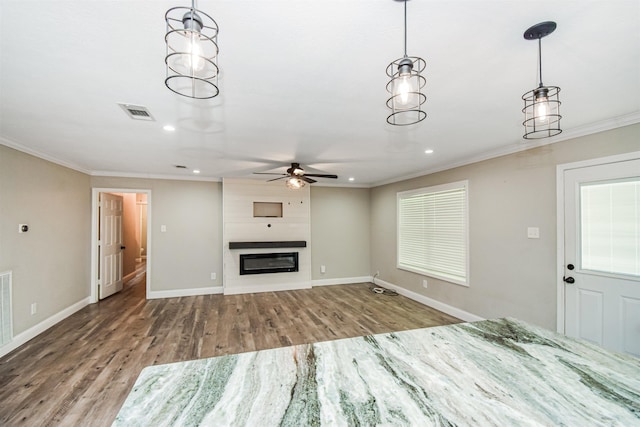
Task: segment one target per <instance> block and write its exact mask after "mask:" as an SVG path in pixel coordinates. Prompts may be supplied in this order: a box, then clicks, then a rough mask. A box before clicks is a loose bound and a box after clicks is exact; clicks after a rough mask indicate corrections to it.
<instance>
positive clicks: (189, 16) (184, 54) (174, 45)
mask: <svg viewBox="0 0 640 427" xmlns="http://www.w3.org/2000/svg"><path fill="white" fill-rule="evenodd" d="M165 21H166V23H167V33H166V35H165V42H166V44H167V52H166V57H165V64H166V67H167V76H166V79H165V85H166V86H167V87H168V88H169V89H171V90H172V91H173V92H175V93H177V94H179V95H183V96H186V97H189V98H197V99H208V98H213V97H215V96H217V95H218V93H219V91H218V74H219V69H218V64H217V57H218V44H217V38H218V24H217V23H216V21H214V19H213V18H211V17H210V16H209V15H207V14H206V13H204V12H202V11H201V10H198V9H196V8H195V7H194V2H193V1H192V3H191V7H180V6H179V7H174V8H172V9H169V10H168V11H167V13H166V14H165Z"/></svg>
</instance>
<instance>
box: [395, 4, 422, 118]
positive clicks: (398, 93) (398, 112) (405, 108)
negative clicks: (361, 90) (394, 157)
mask: <svg viewBox="0 0 640 427" xmlns="http://www.w3.org/2000/svg"><path fill="white" fill-rule="evenodd" d="M401 1H403V2H404V56H403V57H402V58H400V59H396V60H395V61H393V62H392V63H391V64H389V65H388V66H387V76H388V77H389V79H390V80H389V83H387V92H389V94H390V95H391V97H390V98H389V99H387V107H389V108H390V109H391V114H389V116H387V123H389V124H391V125H395V126H406V125H412V124H414V123H418V122H421V121H422V120H424V119H425V117H427V113H425V112H424V111H423V110H422V104H424V102H425V101H426V100H427V97H426V96H425V95H424V94H423V93H422V90H423V89H424V86H425V84H426V83H427V80H426V79H425V78H424V76H423V75H422V72H423V71H424V69H425V68H426V65H427V63H426V62H425V60H424V59H422V58H418V57H417V56H408V55H407V1H408V0H401Z"/></svg>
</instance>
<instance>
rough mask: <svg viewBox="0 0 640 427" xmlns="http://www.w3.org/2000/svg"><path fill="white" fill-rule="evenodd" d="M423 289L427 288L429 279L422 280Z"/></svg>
mask: <svg viewBox="0 0 640 427" xmlns="http://www.w3.org/2000/svg"><path fill="white" fill-rule="evenodd" d="M422 287H423V288H425V289H426V288H427V279H422Z"/></svg>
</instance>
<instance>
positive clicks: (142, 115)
mask: <svg viewBox="0 0 640 427" xmlns="http://www.w3.org/2000/svg"><path fill="white" fill-rule="evenodd" d="M118 105H119V106H120V108H122V109H123V110H124V112H125V113H127V115H128V116H129V117H131V118H132V119H133V120H148V121H155V119H154V118H153V116H152V115H151V113H150V112H149V110H148V109H147V107H143V106H142V105H133V104H118Z"/></svg>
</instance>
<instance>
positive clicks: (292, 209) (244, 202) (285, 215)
mask: <svg viewBox="0 0 640 427" xmlns="http://www.w3.org/2000/svg"><path fill="white" fill-rule="evenodd" d="M310 200H311V198H310V192H309V186H306V187H304V188H302V189H300V190H290V189H288V188H287V187H286V185H285V183H284V180H280V181H275V182H269V183H267V182H262V181H257V180H249V179H225V180H223V186H222V206H223V207H222V211H223V223H224V227H223V245H224V247H223V264H224V265H223V271H224V280H223V284H224V293H225V294H227V295H229V294H243V293H252V292H269V291H283V290H290V289H307V288H310V287H311V219H310V216H311V210H310ZM253 202H269V203H282V218H260V217H258V218H254V216H253ZM300 240H304V241H306V242H307V246H306V247H304V248H269V249H229V242H273V241H300ZM281 252H298V263H299V265H298V269H299V271H297V272H287V273H269V274H249V275H242V276H241V275H240V265H239V260H240V254H247V253H281Z"/></svg>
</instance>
